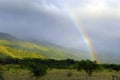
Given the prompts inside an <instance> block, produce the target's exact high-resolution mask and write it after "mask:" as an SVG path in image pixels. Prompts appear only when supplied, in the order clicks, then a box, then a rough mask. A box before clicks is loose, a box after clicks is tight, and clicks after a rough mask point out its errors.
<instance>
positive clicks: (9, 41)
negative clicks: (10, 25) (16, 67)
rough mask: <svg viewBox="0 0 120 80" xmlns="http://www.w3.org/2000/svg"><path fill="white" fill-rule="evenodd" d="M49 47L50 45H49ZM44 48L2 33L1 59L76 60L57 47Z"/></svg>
mask: <svg viewBox="0 0 120 80" xmlns="http://www.w3.org/2000/svg"><path fill="white" fill-rule="evenodd" d="M48 45H49V44H48ZM48 45H47V46H44V45H42V44H41V45H40V44H36V43H32V42H28V41H23V40H19V39H17V38H15V37H13V36H11V35H9V34H6V33H0V58H7V57H12V58H20V59H22V58H41V59H45V58H50V59H66V58H76V56H74V55H72V54H70V53H68V52H67V51H65V50H64V49H61V48H59V47H57V46H54V45H53V46H52V44H51V45H49V46H48Z"/></svg>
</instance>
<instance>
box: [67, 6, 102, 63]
mask: <svg viewBox="0 0 120 80" xmlns="http://www.w3.org/2000/svg"><path fill="white" fill-rule="evenodd" d="M66 11H67V12H66ZM65 12H66V13H67V15H68V17H69V18H70V19H71V21H72V22H73V23H74V25H75V27H76V28H77V30H79V32H80V35H81V37H82V39H83V42H84V44H85V45H86V47H87V49H88V53H89V55H90V59H91V60H92V61H97V63H100V62H99V60H98V57H97V54H96V51H95V49H94V47H93V45H92V41H91V40H90V38H89V36H88V35H87V34H86V33H85V31H84V30H83V25H82V24H81V23H80V19H78V16H76V14H75V12H73V11H71V10H70V9H69V8H68V9H67V10H65Z"/></svg>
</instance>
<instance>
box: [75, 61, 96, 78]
mask: <svg viewBox="0 0 120 80" xmlns="http://www.w3.org/2000/svg"><path fill="white" fill-rule="evenodd" d="M97 68H98V65H97V63H96V61H90V60H86V61H85V60H82V61H80V62H79V63H78V65H77V70H78V71H80V70H82V69H83V70H84V71H85V72H86V73H87V74H88V75H89V76H91V75H92V73H93V71H94V70H96V69H97Z"/></svg>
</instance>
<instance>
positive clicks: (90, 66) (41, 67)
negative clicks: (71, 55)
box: [0, 58, 120, 77]
mask: <svg viewBox="0 0 120 80" xmlns="http://www.w3.org/2000/svg"><path fill="white" fill-rule="evenodd" d="M6 64H17V65H19V66H20V68H22V69H28V70H30V71H31V72H32V73H33V75H34V76H35V77H41V76H44V75H45V74H46V73H47V70H48V69H49V70H51V69H76V70H78V71H81V70H84V71H85V72H86V73H87V74H88V75H89V76H91V75H92V73H93V71H97V70H102V69H107V70H114V71H120V65H119V64H98V63H97V62H96V61H90V60H81V61H75V60H73V59H66V60H55V59H45V60H42V59H36V58H35V59H29V58H25V59H13V58H7V59H0V65H6ZM0 74H1V71H0Z"/></svg>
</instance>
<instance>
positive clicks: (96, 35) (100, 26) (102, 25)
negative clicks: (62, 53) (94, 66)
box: [0, 0, 120, 54]
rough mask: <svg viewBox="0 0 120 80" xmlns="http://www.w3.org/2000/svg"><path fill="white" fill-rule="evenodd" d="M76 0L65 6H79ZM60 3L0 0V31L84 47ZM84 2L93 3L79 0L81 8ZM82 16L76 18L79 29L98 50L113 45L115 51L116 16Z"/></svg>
mask: <svg viewBox="0 0 120 80" xmlns="http://www.w3.org/2000/svg"><path fill="white" fill-rule="evenodd" d="M76 1H77V4H79V3H80V2H81V0H76ZM76 1H73V0H71V1H70V2H71V3H69V5H70V6H71V7H75V8H76V7H78V9H79V5H77V6H75V4H76ZM60 2H61V0H58V1H56V0H17V1H16V0H0V31H1V32H6V33H11V34H12V35H15V36H17V37H21V38H33V39H39V40H41V39H42V40H47V41H51V42H54V43H57V44H60V45H64V46H69V47H75V48H86V47H85V44H84V42H83V41H82V40H83V39H82V38H81V35H80V33H79V30H77V28H76V27H75V24H74V22H72V20H71V18H70V16H68V15H67V13H66V12H64V9H63V8H66V7H65V6H66V5H65V4H64V3H62V2H61V3H60ZM72 2H74V4H73V3H72ZM103 2H105V4H107V5H105V6H107V7H108V6H110V7H111V5H113V6H114V4H116V3H117V1H116V2H115V3H114V4H112V2H107V0H103ZM108 3H109V5H108ZM66 4H67V2H66ZM88 4H93V3H92V2H90V1H89V0H86V1H85V0H83V1H82V2H81V3H80V7H83V9H85V8H84V7H85V6H87V5H88ZM63 5H64V7H63ZM75 8H72V9H71V10H73V9H75ZM98 9H99V8H98ZM93 10H94V9H93ZM80 12H81V11H80ZM93 12H94V11H93ZM95 12H96V11H95ZM105 12H106V11H105ZM76 13H77V12H76ZM78 14H79V12H78ZM102 15H103V14H102ZM78 16H81V15H78ZM85 16H87V15H85ZM105 16H106V14H105ZM82 18H84V19H81V17H80V21H81V20H82V21H83V25H84V26H83V28H84V30H85V32H86V33H87V34H88V36H89V38H90V39H91V41H92V43H93V46H94V47H95V48H96V49H97V50H98V51H105V50H106V51H107V52H111V49H112V50H113V48H115V49H114V51H117V52H118V51H119V49H118V47H120V46H119V45H120V44H119V40H120V35H119V34H120V32H119V30H120V28H119V26H120V23H119V21H120V20H119V17H118V18H114V17H113V18H111V17H109V16H107V17H97V18H93V17H87V18H86V17H82ZM80 23H81V22H80ZM114 51H113V52H114ZM117 52H116V53H117ZM117 54H118V53H117Z"/></svg>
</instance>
